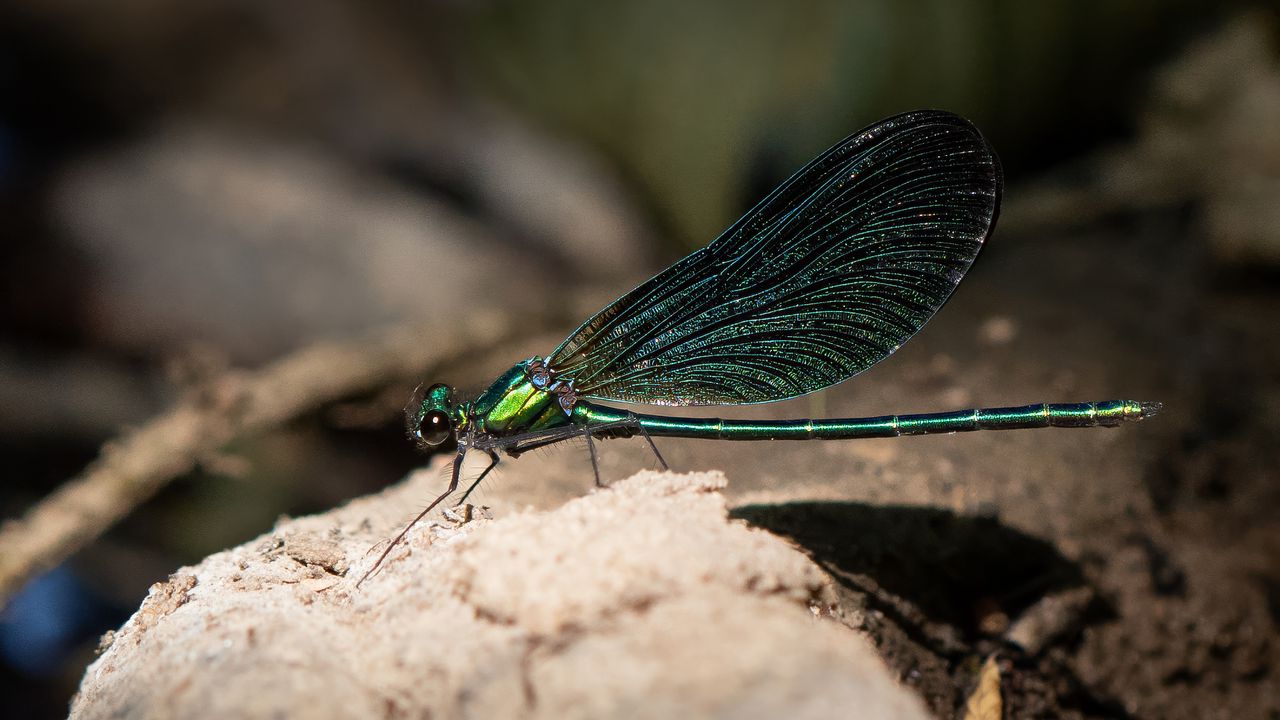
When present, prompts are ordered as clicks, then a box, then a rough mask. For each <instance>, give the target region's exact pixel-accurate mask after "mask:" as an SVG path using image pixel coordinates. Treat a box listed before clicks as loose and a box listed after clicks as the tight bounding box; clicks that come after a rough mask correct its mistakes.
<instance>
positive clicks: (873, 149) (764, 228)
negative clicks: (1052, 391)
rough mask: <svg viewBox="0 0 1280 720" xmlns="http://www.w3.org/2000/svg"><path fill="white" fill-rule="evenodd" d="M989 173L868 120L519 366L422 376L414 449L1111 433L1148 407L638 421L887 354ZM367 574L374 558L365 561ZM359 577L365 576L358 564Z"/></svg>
mask: <svg viewBox="0 0 1280 720" xmlns="http://www.w3.org/2000/svg"><path fill="white" fill-rule="evenodd" d="M1001 185H1002V177H1001V171H1000V164H999V161H998V160H997V158H996V155H995V153H994V151H993V150H992V149H991V147H990V146H989V145H988V144H987V142H986V140H985V139H984V138H983V137H982V135H981V134H980V133H979V132H978V130H977V129H976V128H975V127H974V126H973V125H972V124H970V123H969V122H968V121H967V120H964V119H963V118H960V117H958V116H956V115H953V114H951V113H947V112H941V111H933V110H927V111H918V112H911V113H906V114H902V115H897V116H895V117H891V118H888V119H886V120H882V121H881V122H878V123H876V124H874V125H871V126H870V127H867V128H865V129H863V130H862V131H860V132H858V133H856V134H854V135H851V136H850V137H848V138H846V139H844V140H842V141H841V142H839V143H838V144H836V145H835V146H834V147H832V148H830V149H829V150H827V151H826V152H824V153H823V154H822V155H819V156H818V157H817V158H815V159H814V160H813V161H811V162H810V163H809V164H808V165H805V166H804V167H803V168H801V169H800V170H799V171H798V172H797V173H795V174H794V175H792V176H791V178H790V179H788V180H787V181H786V182H784V183H783V184H782V185H781V186H779V187H778V188H777V189H775V190H774V191H773V192H772V193H771V194H770V195H769V196H768V197H766V198H765V199H764V200H762V201H761V202H760V203H759V204H758V205H756V206H755V207H754V208H752V209H751V210H750V211H749V212H747V214H746V215H744V216H743V217H742V218H740V219H739V220H738V221H737V222H735V223H734V224H733V225H731V226H730V227H729V228H728V229H727V230H725V231H724V233H723V234H721V235H720V237H718V238H716V239H715V240H714V241H713V242H711V243H710V244H709V245H707V246H705V247H703V248H701V249H699V250H696V251H694V252H693V253H691V254H690V255H688V256H687V257H685V258H684V259H682V260H680V261H678V262H676V263H675V264H674V265H672V266H671V267H669V268H667V269H666V270H663V271H662V272H660V273H658V274H657V275H655V276H654V277H652V278H650V279H649V280H647V281H646V282H644V283H643V284H641V285H640V286H639V287H637V288H635V289H634V290H632V291H631V292H629V293H627V294H626V295H623V296H622V297H620V298H618V299H617V300H615V301H614V302H613V303H611V304H610V305H608V306H607V307H605V308H604V309H603V310H601V311H600V312H598V313H596V315H595V316H594V317H592V318H591V319H589V320H587V321H586V322H584V323H583V324H582V325H581V326H580V327H579V328H578V329H577V330H575V331H574V332H573V333H572V334H571V335H569V337H568V339H566V340H565V341H564V342H563V343H561V344H560V347H558V348H556V349H555V350H553V351H552V352H551V354H549V355H547V356H546V357H533V358H529V359H528V360H524V361H522V362H520V363H517V364H516V365H515V366H514V367H512V368H511V369H510V370H508V371H507V372H506V373H505V374H503V375H502V376H501V377H499V378H498V379H497V380H495V381H494V382H493V384H492V385H490V386H489V388H488V389H487V390H485V391H484V392H483V393H481V394H480V395H479V396H478V397H476V398H475V399H472V400H466V401H459V400H458V398H456V397H455V395H454V392H453V389H452V388H450V387H448V386H446V385H433V386H431V387H429V388H427V389H426V390H425V391H422V392H420V394H418V395H417V396H415V398H414V400H412V401H411V402H410V405H409V407H408V408H407V409H406V416H407V418H406V419H407V424H408V428H409V434H410V435H411V436H412V438H413V439H414V441H415V442H417V443H419V444H420V445H421V446H423V447H434V446H437V445H440V444H442V443H444V442H446V441H447V440H450V439H454V440H456V441H457V455H456V457H455V459H454V464H453V472H452V477H451V479H450V481H449V486H448V488H447V489H446V490H445V491H444V492H443V493H442V494H441V495H440V497H438V498H436V499H435V501H434V502H432V503H431V504H430V505H429V506H428V507H427V509H426V510H424V511H422V513H421V514H420V515H419V516H418V517H417V518H416V519H415V520H414V521H413V522H412V523H410V524H409V526H408V527H406V528H405V530H404V532H402V533H401V534H400V535H399V536H398V537H397V538H396V539H395V540H393V541H392V542H391V544H390V545H388V547H387V549H386V550H385V551H384V552H383V554H382V556H381V557H380V558H379V560H378V563H375V565H374V568H375V569H376V568H377V566H378V565H379V564H380V563H381V562H382V559H383V558H385V557H386V555H387V553H389V552H390V551H391V548H392V547H394V546H395V545H396V544H397V543H398V542H399V541H400V540H401V539H402V538H403V537H404V535H405V533H407V532H408V531H409V528H412V527H413V525H414V524H416V523H417V522H418V521H419V520H421V519H422V518H423V517H424V516H426V514H427V513H428V512H430V511H431V509H432V508H434V507H435V506H436V505H438V504H439V503H441V502H443V501H444V499H445V498H447V497H449V496H450V495H451V494H453V493H454V492H455V491H456V490H457V489H458V483H459V473H460V471H461V468H462V460H463V458H464V457H465V456H466V454H467V453H468V452H469V451H472V450H475V451H479V452H483V453H485V454H487V455H488V456H489V461H490V462H489V466H488V467H487V468H485V470H484V471H483V472H482V473H481V474H480V476H479V477H478V478H477V479H476V480H475V482H473V483H472V484H471V485H470V487H469V488H468V489H467V491H466V493H464V494H463V496H462V499H463V500H464V501H465V499H466V497H467V496H468V495H469V494H470V493H471V491H472V490H474V489H475V488H476V486H477V485H479V483H480V482H481V481H482V480H484V478H485V477H486V476H487V475H488V474H489V473H490V472H491V471H492V470H493V469H494V468H495V467H497V465H498V463H499V461H500V457H501V456H500V455H499V453H506V454H507V455H510V456H512V457H516V456H519V455H520V454H521V453H524V452H528V451H529V450H533V449H535V448H540V447H545V446H547V445H552V444H555V443H559V442H563V441H565V440H569V439H571V438H579V437H580V438H585V440H586V443H587V446H588V449H589V450H590V453H591V464H592V469H593V470H594V471H595V473H596V482H597V484H599V482H600V478H599V466H598V462H597V459H596V449H595V444H594V441H595V440H596V439H605V438H623V437H632V436H636V435H639V436H641V437H643V438H644V439H645V440H646V441H648V443H649V446H650V448H652V449H653V452H654V454H655V455H656V456H657V458H658V460H659V462H660V463H661V464H662V466H663V467H664V468H665V467H666V462H665V461H663V460H662V456H661V454H659V453H658V450H657V447H656V446H655V445H654V443H653V438H654V437H683V438H706V439H717V440H811V439H819V440H843V439H852V438H870V437H892V436H898V435H924V434H932V433H953V432H965V431H970V430H1004V429H1012V428H1039V427H1094V426H1115V425H1119V424H1121V423H1124V422H1130V421H1136V420H1142V419H1144V418H1148V417H1151V416H1152V415H1154V414H1155V413H1156V412H1157V411H1158V410H1159V409H1160V405H1159V404H1158V403H1144V402H1134V401H1130V400H1109V401H1103V402H1091V403H1063V404H1059V403H1037V404H1034V405H1026V406H1022V407H1005V408H982V409H970V410H960V411H955V412H942V413H929V414H921V415H892V416H884V417H866V418H847V419H820V420H814V419H802V420H721V419H714V418H678V417H665V416H658V415H647V414H643V413H639V412H635V411H633V410H627V409H620V408H616V407H612V406H607V405H601V404H599V403H598V402H597V401H616V402H623V403H647V404H652V405H676V406H692V405H746V404H754V403H766V402H774V401H777V400H784V399H787V398H793V397H797V396H800V395H805V394H807V393H811V392H814V391H816V390H820V389H822V388H826V387H829V386H831V385H835V384H837V383H840V382H843V381H845V380H847V379H849V378H851V377H853V376H854V375H857V374H858V373H860V372H862V371H863V370H866V369H867V368H869V367H871V366H872V365H874V364H876V363H877V362H879V361H881V360H883V359H884V358H886V357H888V356H889V355H891V354H892V353H893V352H894V351H895V350H897V349H898V348H899V347H901V346H902V344H903V343H904V342H906V341H907V340H908V339H910V338H911V336H912V335H914V334H915V333H916V332H917V331H918V330H919V329H920V328H921V327H922V326H924V324H925V323H926V322H928V320H929V318H930V317H932V316H933V314H934V313H935V312H936V311H937V310H938V309H939V308H940V307H942V305H943V303H945V302H946V301H947V298H948V297H950V295H951V293H952V291H953V290H954V289H955V287H956V285H957V284H958V283H959V282H960V280H961V278H963V277H964V274H965V272H966V271H967V270H968V269H969V267H970V266H971V265H972V264H973V261H974V259H975V258H977V256H978V252H979V251H980V250H981V249H982V246H983V244H984V242H985V241H986V239H987V238H988V237H989V236H990V235H991V232H992V229H993V228H994V227H995V222H996V216H997V214H998V212H999V207H1000V194H1001ZM370 572H372V570H370ZM366 577H368V575H367V574H366Z"/></svg>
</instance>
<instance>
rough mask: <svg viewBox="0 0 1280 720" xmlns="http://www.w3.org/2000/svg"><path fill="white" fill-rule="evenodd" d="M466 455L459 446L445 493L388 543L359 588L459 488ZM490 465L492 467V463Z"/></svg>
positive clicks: (364, 576) (463, 449)
mask: <svg viewBox="0 0 1280 720" xmlns="http://www.w3.org/2000/svg"><path fill="white" fill-rule="evenodd" d="M466 455H467V449H466V448H465V447H460V448H458V454H457V455H456V456H454V458H453V475H452V477H451V478H450V479H449V487H448V489H446V490H445V491H444V492H443V493H440V497H438V498H436V499H435V500H432V501H431V504H430V505H428V506H427V509H425V510H423V511H422V512H420V513H418V516H417V517H415V518H414V519H413V520H412V521H411V522H410V523H409V524H408V525H406V526H405V527H404V529H403V530H401V531H400V534H399V535H397V536H396V537H395V539H394V540H392V541H391V542H390V544H388V545H387V549H386V550H383V551H382V554H381V555H379V556H378V560H377V562H375V563H374V564H373V567H371V568H369V570H368V572H366V573H365V574H364V575H362V576H361V577H360V579H359V580H358V581H357V582H356V587H357V588H359V587H360V585H361V584H362V583H364V581H365V580H368V579H369V576H370V575H372V574H373V573H374V572H376V571H377V569H378V568H380V567H382V561H383V560H386V559H387V555H390V554H391V549H392V548H394V547H395V546H396V545H399V544H400V541H401V540H404V536H405V535H408V534H409V531H410V530H412V529H413V526H414V525H417V524H418V523H419V522H420V521H421V520H422V518H424V517H426V516H427V513H429V512H431V510H432V509H434V508H435V506H437V505H439V504H440V503H441V502H442V501H444V499H445V498H447V497H449V496H450V495H452V494H453V491H454V490H457V489H458V474H459V473H461V472H462V459H463V458H464V457H466ZM495 464H496V463H495ZM490 467H492V465H491V466H490ZM486 472H487V471H486Z"/></svg>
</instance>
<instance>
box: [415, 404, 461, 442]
mask: <svg viewBox="0 0 1280 720" xmlns="http://www.w3.org/2000/svg"><path fill="white" fill-rule="evenodd" d="M452 433H453V426H452V424H450V422H449V416H448V415H446V414H445V412H444V411H443V410H429V411H427V414H426V415H423V416H422V424H421V425H419V426H418V437H420V438H422V442H424V443H426V444H428V445H439V444H440V443H442V442H444V441H445V440H448V439H449V435H450V434H452Z"/></svg>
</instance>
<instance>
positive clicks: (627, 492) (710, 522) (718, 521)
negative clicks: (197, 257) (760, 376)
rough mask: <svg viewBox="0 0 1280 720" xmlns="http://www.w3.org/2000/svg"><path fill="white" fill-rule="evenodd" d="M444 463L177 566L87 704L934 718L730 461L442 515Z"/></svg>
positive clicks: (237, 712)
mask: <svg viewBox="0 0 1280 720" xmlns="http://www.w3.org/2000/svg"><path fill="white" fill-rule="evenodd" d="M438 476H439V467H435V468H433V469H429V470H427V471H424V472H421V473H417V474H415V475H414V476H411V478H410V480H409V481H408V482H406V483H404V484H403V485H401V486H399V487H397V488H393V489H390V490H388V491H386V492H384V493H382V494H381V495H379V496H375V497H371V498H365V499H361V500H357V501H355V502H353V503H351V504H350V505H348V506H346V507H343V508H340V509H337V510H334V511H332V512H330V513H327V514H325V515H320V516H314V517H308V518H301V519H298V520H290V521H284V522H282V523H281V524H280V525H279V526H278V527H277V528H276V530H275V531H274V532H273V533H271V534H270V535H268V536H264V537H262V538H259V539H258V540H255V541H254V542H251V543H248V544H246V545H243V546H241V547H238V548H234V549H232V550H228V551H226V552H222V553H219V554H217V555H214V556H211V557H209V558H208V559H206V560H205V561H204V562H203V563H201V564H200V565H199V566H196V567H194V568H186V569H183V570H181V571H179V572H178V573H175V574H174V575H173V576H172V577H171V578H170V579H169V581H167V582H165V583H159V584H157V585H156V586H155V588H153V590H152V592H151V594H150V596H149V597H148V598H147V600H146V601H145V602H144V603H143V606H142V608H141V609H139V611H138V612H137V613H136V614H135V615H134V616H133V618H131V619H130V620H129V622H127V623H126V624H125V626H124V627H123V628H121V629H120V630H119V631H118V632H117V633H115V634H114V636H113V637H111V638H109V639H108V640H107V643H108V644H107V647H106V649H105V650H104V652H103V654H102V656H101V657H100V658H99V659H98V660H97V661H96V662H95V663H94V664H93V665H92V666H90V668H89V669H88V671H87V672H86V675H85V678H84V681H83V684H82V686H81V688H80V693H79V695H78V696H77V698H76V700H75V701H74V704H73V707H72V717H73V718H102V717H122V716H127V717H188V718H204V717H268V716H271V717H307V718H328V717H428V716H429V717H433V718H468V717H482V718H493V717H556V718H599V717H628V718H668V717H717V718H721V717H722V718H771V717H788V718H794V717H801V718H823V717H867V718H872V717H893V718H917V717H925V715H924V710H923V707H922V705H921V703H920V702H919V701H918V700H917V699H916V698H915V697H914V696H912V695H911V694H910V693H909V692H908V691H906V690H904V689H903V688H901V687H899V686H898V684H897V683H896V682H895V680H894V679H893V678H892V677H891V676H890V674H889V672H888V671H887V669H886V668H885V667H884V665H883V664H882V663H881V661H880V659H879V658H878V657H877V656H876V655H875V653H874V652H873V651H872V649H871V648H870V646H869V644H868V643H867V641H866V639H865V638H864V637H862V636H861V635H859V634H858V633H856V632H854V631H853V630H850V629H849V628H848V627H847V626H846V625H845V624H842V623H841V622H839V620H838V619H837V618H838V617H839V615H840V612H841V610H840V609H839V608H836V607H834V605H833V597H834V595H833V594H832V593H831V591H830V588H828V586H827V584H826V582H827V581H826V580H825V579H824V575H823V573H822V572H821V571H820V570H819V569H818V568H817V567H816V566H815V565H813V564H812V562H810V560H809V559H808V558H806V557H805V556H804V555H802V554H801V553H800V552H798V551H797V550H795V549H794V548H792V547H791V546H789V545H788V544H786V543H785V542H783V541H782V540H780V539H778V538H776V537H774V536H772V535H769V534H767V533H765V532H763V531H760V530H757V529H752V528H750V527H748V526H747V525H745V524H742V523H740V522H736V521H731V520H728V519H727V512H726V505H725V501H724V498H723V497H722V495H721V494H720V492H719V491H720V489H721V488H722V487H723V486H724V478H723V476H721V475H719V474H718V473H703V474H690V475H674V474H670V473H652V472H645V473H640V474H638V475H636V476H634V477H632V478H630V479H628V480H625V481H622V482H619V483H616V484H615V485H614V486H613V487H612V488H610V489H608V490H605V491H599V492H594V493H592V494H590V495H587V496H585V497H581V498H578V499H575V500H572V501H570V502H568V503H566V504H565V505H563V506H562V507H560V508H558V509H555V510H552V511H549V512H537V513H535V512H526V513H520V514H514V515H511V516H508V517H503V518H499V519H497V520H490V519H487V518H486V517H485V516H484V515H485V514H484V513H482V512H477V513H473V515H472V519H471V520H470V521H468V522H465V523H464V522H450V521H447V520H444V521H436V522H431V523H426V524H424V525H422V526H420V527H419V528H417V529H415V531H414V532H413V533H411V534H410V536H409V540H408V542H407V543H406V544H405V545H404V546H403V547H400V548H397V549H396V550H395V551H393V552H392V553H391V554H390V556H389V557H388V559H387V561H386V564H385V565H384V567H383V568H382V569H381V570H380V571H379V572H378V573H377V574H375V575H374V576H372V577H371V578H370V579H369V580H368V581H366V582H365V583H364V584H363V586H361V587H360V588H357V587H356V584H355V579H356V578H358V577H359V576H360V575H362V574H363V573H364V571H365V570H366V569H368V567H369V566H370V564H371V563H372V562H373V560H374V559H375V558H376V557H377V554H378V553H377V552H374V553H370V552H368V551H369V548H370V546H371V545H372V544H373V543H375V542H376V541H378V540H379V539H380V538H384V537H387V536H389V535H391V534H392V533H393V532H394V530H395V525H396V523H397V522H400V521H401V516H402V515H404V514H406V513H407V512H408V511H409V510H411V509H412V507H413V505H414V504H416V503H418V502H420V501H421V499H422V498H424V497H428V496H430V494H431V490H432V489H433V488H434V487H435V485H436V482H437V481H438Z"/></svg>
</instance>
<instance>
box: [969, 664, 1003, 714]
mask: <svg viewBox="0 0 1280 720" xmlns="http://www.w3.org/2000/svg"><path fill="white" fill-rule="evenodd" d="M1003 712H1004V708H1003V706H1002V703H1001V702H1000V666H999V665H998V664H997V663H996V656H995V655H991V656H989V657H988V658H987V661H986V662H984V663H983V664H982V670H981V672H979V674H978V687H976V688H974V690H973V694H972V695H970V696H969V700H968V701H967V702H966V703H965V704H964V720H1000V716H1001V714H1002V713H1003Z"/></svg>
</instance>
